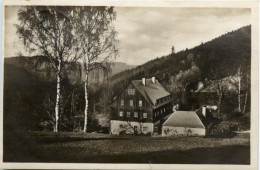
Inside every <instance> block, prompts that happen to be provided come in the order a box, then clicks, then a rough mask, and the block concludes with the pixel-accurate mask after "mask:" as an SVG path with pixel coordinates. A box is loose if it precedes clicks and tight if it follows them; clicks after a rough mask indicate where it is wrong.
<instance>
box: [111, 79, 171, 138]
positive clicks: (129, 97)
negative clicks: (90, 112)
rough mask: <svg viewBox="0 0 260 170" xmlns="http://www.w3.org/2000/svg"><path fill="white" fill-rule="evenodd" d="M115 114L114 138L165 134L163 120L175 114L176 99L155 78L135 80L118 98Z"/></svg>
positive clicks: (114, 104)
mask: <svg viewBox="0 0 260 170" xmlns="http://www.w3.org/2000/svg"><path fill="white" fill-rule="evenodd" d="M112 112H113V115H114V117H112V119H111V120H110V133H111V134H134V133H137V134H140V133H143V134H151V135H152V134H154V133H161V127H162V123H163V118H164V117H165V116H167V115H169V114H170V113H172V112H173V102H172V96H171V95H170V93H168V92H167V91H166V90H165V89H164V88H163V87H162V85H161V84H160V83H159V82H158V80H156V79H155V77H152V78H151V79H145V78H142V80H133V81H132V82H131V83H130V84H129V85H128V86H127V87H126V88H125V89H124V90H123V91H122V92H121V93H120V94H119V95H118V96H117V97H115V98H114V101H113V104H112ZM156 122H157V123H156ZM158 122H159V123H158Z"/></svg>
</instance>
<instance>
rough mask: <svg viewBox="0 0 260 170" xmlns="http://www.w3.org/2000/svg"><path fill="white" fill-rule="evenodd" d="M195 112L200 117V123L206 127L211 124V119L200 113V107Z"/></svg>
mask: <svg viewBox="0 0 260 170" xmlns="http://www.w3.org/2000/svg"><path fill="white" fill-rule="evenodd" d="M196 113H197V115H198V117H199V118H200V120H201V121H202V123H203V124H204V126H205V127H206V128H208V127H209V126H210V125H211V121H210V119H208V118H207V117H205V116H204V115H203V113H202V108H200V109H198V110H196Z"/></svg>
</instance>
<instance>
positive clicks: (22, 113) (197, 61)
mask: <svg viewBox="0 0 260 170" xmlns="http://www.w3.org/2000/svg"><path fill="white" fill-rule="evenodd" d="M169 36H170V35H169ZM173 45H174V44H173ZM250 63H251V26H246V27H243V28H240V29H238V30H235V31H232V32H229V33H226V34H224V35H221V36H220V37H217V38H215V39H213V40H211V41H209V42H206V43H201V44H200V45H198V46H196V47H194V48H192V49H186V50H183V51H180V52H178V53H174V54H168V55H165V56H162V57H160V58H156V59H154V60H151V61H149V62H147V63H145V64H143V65H140V66H138V67H135V68H133V66H128V65H125V64H122V63H119V65H118V67H114V68H115V69H114V71H112V73H114V74H113V75H112V76H111V77H109V79H108V81H105V83H97V82H95V81H93V84H92V85H91V86H90V87H89V88H90V89H89V91H90V95H89V101H90V102H89V112H90V115H89V116H90V119H89V121H90V123H89V124H88V126H90V130H91V127H93V128H92V130H93V129H95V128H94V127H95V126H97V124H98V119H99V118H100V117H102V118H104V117H106V118H107V120H109V116H110V106H111V102H112V100H113V98H114V97H115V96H116V95H118V94H119V92H120V91H121V90H122V89H123V88H125V87H126V86H127V85H128V84H129V83H130V82H131V81H132V80H137V79H141V78H143V77H145V78H150V77H153V76H154V77H156V79H158V80H159V82H160V83H161V84H162V85H163V86H164V87H165V88H166V90H168V91H169V92H170V93H171V94H172V95H173V97H174V99H175V102H176V101H178V100H180V99H181V97H182V96H181V94H182V93H183V92H195V91H197V90H199V89H200V88H206V87H207V86H208V85H210V84H211V83H212V82H213V83H214V82H218V81H219V80H221V79H224V78H225V79H227V77H236V76H237V75H238V70H240V77H241V94H243V95H245V94H247V93H249V94H248V99H249V98H250ZM122 69H126V70H125V71H122V72H119V73H117V72H118V71H119V70H122ZM112 70H113V69H112ZM79 71H80V69H75V70H74V71H72V72H73V73H70V74H71V76H68V79H66V80H64V88H65V89H66V88H67V91H68V92H69V93H67V94H64V97H63V99H62V112H64V113H63V114H62V115H63V116H62V118H61V119H62V128H63V130H66V131H72V130H75V129H76V128H78V127H82V126H83V124H82V121H83V117H82V115H83V108H84V95H83V93H84V92H83V87H81V86H79V85H78V84H75V83H71V82H72V81H71V80H72V79H73V81H74V82H77V81H79V82H80V81H81V78H82V77H81V76H80V72H79ZM35 73H36V71H33V70H29V69H22V68H21V67H20V66H19V65H18V64H17V62H16V61H15V58H13V59H11V58H10V59H5V63H4V122H5V128H7V129H9V130H10V129H12V128H13V129H24V130H46V129H47V130H51V128H52V126H51V122H52V121H53V117H52V113H53V112H54V110H53V109H52V108H53V107H52V106H53V104H54V101H55V96H54V95H52V94H53V93H52V91H54V89H55V88H54V87H55V82H53V81H48V80H50V79H52V77H54V75H50V74H49V73H48V74H47V72H46V73H44V74H43V73H38V72H37V74H35ZM115 73H117V74H115ZM42 74H43V75H42ZM39 75H40V76H39ZM98 77H104V76H103V75H102V74H101V75H98ZM92 78H93V79H95V77H94V76H93V77H92ZM96 78H97V77H96ZM97 79H99V78H97ZM54 80H55V77H54ZM98 82H99V81H98ZM102 82H103V81H102ZM201 84H202V86H200V85H201ZM213 87H214V86H213ZM65 91H66V90H65ZM225 95H226V94H225ZM232 95H233V94H232ZM232 95H229V97H230V96H232ZM235 95H236V94H235ZM232 100H234V101H235V102H236V101H237V97H235V98H234V97H233V98H232ZM223 101H224V100H223ZM227 101H231V100H230V98H227ZM230 105H231V104H230ZM236 105H237V103H233V104H232V108H231V109H230V110H234V107H235V106H236ZM247 105H248V106H250V103H249V101H248V102H247ZM249 111H250V108H248V109H247V112H249ZM239 119H242V118H241V117H240V118H239ZM242 120H244V119H242ZM247 120H248V119H247ZM13 122H16V124H15V125H13Z"/></svg>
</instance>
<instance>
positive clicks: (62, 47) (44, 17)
mask: <svg viewBox="0 0 260 170" xmlns="http://www.w3.org/2000/svg"><path fill="white" fill-rule="evenodd" d="M73 10H74V8H72V7H56V6H51V7H50V6H26V7H22V8H21V9H20V10H19V12H18V20H19V22H20V23H19V24H18V25H16V27H17V34H18V36H19V38H20V39H21V40H22V42H23V44H24V47H25V49H26V50H27V52H29V53H30V54H32V53H34V54H40V55H42V56H44V57H45V58H46V59H48V61H49V62H50V63H51V65H52V67H53V68H54V70H55V73H56V79H57V80H56V81H57V88H56V104H55V126H54V132H58V130H59V122H60V121H59V118H60V98H61V79H62V77H63V76H64V74H65V73H66V71H67V69H69V67H70V63H73V62H75V61H76V60H77V59H78V58H79V54H80V53H79V47H78V45H79V44H78V42H77V39H76V36H75V30H74V27H73V26H74V25H75V23H74V20H73V19H72V18H73Z"/></svg>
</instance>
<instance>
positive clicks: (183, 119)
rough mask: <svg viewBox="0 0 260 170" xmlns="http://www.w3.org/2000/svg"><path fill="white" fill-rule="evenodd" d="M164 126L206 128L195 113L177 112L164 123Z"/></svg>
mask: <svg viewBox="0 0 260 170" xmlns="http://www.w3.org/2000/svg"><path fill="white" fill-rule="evenodd" d="M163 126H173V127H187V128H205V126H204V125H203V123H202V121H201V120H200V118H199V117H198V115H197V113H196V112H195V111H176V112H174V113H173V114H172V115H171V116H170V117H169V118H168V119H167V120H166V121H165V122H164V123H163Z"/></svg>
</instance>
